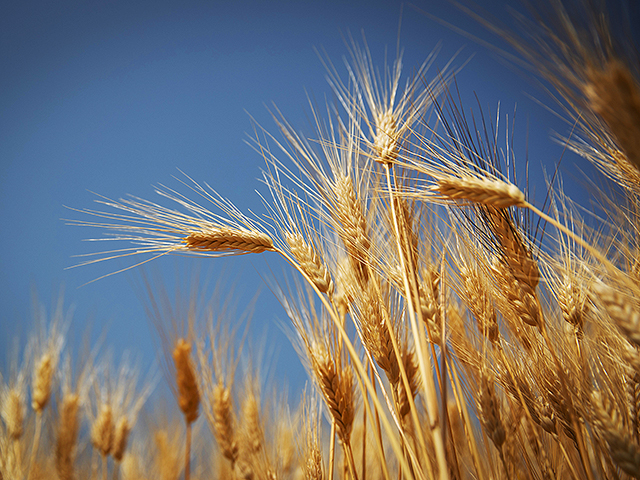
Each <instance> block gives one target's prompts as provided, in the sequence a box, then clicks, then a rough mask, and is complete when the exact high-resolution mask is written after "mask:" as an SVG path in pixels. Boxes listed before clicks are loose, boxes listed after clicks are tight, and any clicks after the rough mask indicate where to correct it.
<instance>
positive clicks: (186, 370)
mask: <svg viewBox="0 0 640 480" xmlns="http://www.w3.org/2000/svg"><path fill="white" fill-rule="evenodd" d="M173 361H174V363H175V366H176V384H177V386H178V405H179V406H180V410H182V413H183V414H184V418H185V421H186V422H187V423H193V422H194V421H195V420H196V419H197V418H198V415H199V411H198V409H199V407H200V391H199V390H198V382H197V380H196V371H195V367H194V366H193V361H192V360H191V344H190V343H188V342H187V341H186V340H185V339H184V338H180V339H178V341H177V342H176V346H175V348H174V350H173Z"/></svg>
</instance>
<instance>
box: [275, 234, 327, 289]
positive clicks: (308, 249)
mask: <svg viewBox="0 0 640 480" xmlns="http://www.w3.org/2000/svg"><path fill="white" fill-rule="evenodd" d="M285 240H286V242H287V244H288V245H289V248H290V249H291V254H292V255H293V258H295V259H296V261H297V262H298V263H299V264H300V267H301V268H302V270H304V272H305V273H306V274H307V276H308V277H309V279H310V280H311V281H312V282H313V283H314V285H315V286H316V287H317V288H318V290H320V291H321V292H322V293H327V294H329V295H332V294H333V281H332V280H331V274H330V273H329V270H327V267H326V266H325V265H324V263H323V262H322V258H321V257H320V256H319V255H318V254H317V253H316V251H315V249H314V248H313V246H312V245H310V244H308V243H307V242H306V241H305V239H304V237H303V236H302V235H300V234H297V233H286V234H285Z"/></svg>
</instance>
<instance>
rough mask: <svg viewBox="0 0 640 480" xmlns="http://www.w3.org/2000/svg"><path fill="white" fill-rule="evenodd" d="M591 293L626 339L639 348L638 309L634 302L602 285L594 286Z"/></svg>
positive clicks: (639, 324) (639, 323) (639, 312)
mask: <svg viewBox="0 0 640 480" xmlns="http://www.w3.org/2000/svg"><path fill="white" fill-rule="evenodd" d="M593 291H594V293H596V294H597V295H598V299H599V300H600V302H602V304H603V306H604V308H605V310H606V312H607V313H608V314H609V316H610V317H611V319H612V320H613V321H614V322H615V324H616V325H617V326H618V328H619V329H620V330H621V331H622V333H623V334H624V335H625V336H626V337H627V339H628V340H629V341H630V342H632V343H634V344H635V346H636V347H640V309H638V306H637V304H636V301H634V300H633V299H632V298H631V297H628V296H626V295H623V294H622V293H620V292H618V291H617V290H615V289H614V288H611V287H609V286H608V285H605V284H604V283H599V284H596V285H594V286H593ZM636 298H638V297H637V296H636Z"/></svg>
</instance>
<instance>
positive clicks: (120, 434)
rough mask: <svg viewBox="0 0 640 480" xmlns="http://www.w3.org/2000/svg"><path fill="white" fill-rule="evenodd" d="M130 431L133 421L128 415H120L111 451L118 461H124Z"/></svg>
mask: <svg viewBox="0 0 640 480" xmlns="http://www.w3.org/2000/svg"><path fill="white" fill-rule="evenodd" d="M130 432H131V423H130V422H129V420H128V419H127V417H126V416H122V417H120V418H119V419H118V421H117V422H116V428H115V431H114V435H113V450H112V452H111V455H112V456H113V459H114V460H115V461H116V462H118V463H120V462H122V457H124V452H125V450H126V449H127V442H128V441H129V433H130Z"/></svg>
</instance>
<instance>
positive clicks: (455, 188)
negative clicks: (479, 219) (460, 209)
mask: <svg viewBox="0 0 640 480" xmlns="http://www.w3.org/2000/svg"><path fill="white" fill-rule="evenodd" d="M435 189H436V191H437V192H438V193H440V195H442V196H443V197H446V198H449V199H452V200H464V201H468V202H472V203H482V204H485V205H489V206H492V207H494V208H508V207H512V206H523V205H525V197H524V193H522V192H521V191H520V189H519V188H518V187H516V186H515V185H513V184H512V183H507V182H503V181H502V180H489V179H486V178H472V177H443V178H439V179H437V180H436V187H435Z"/></svg>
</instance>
